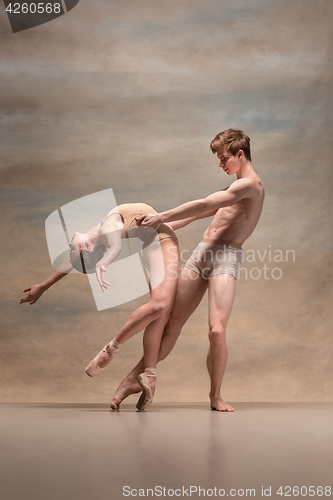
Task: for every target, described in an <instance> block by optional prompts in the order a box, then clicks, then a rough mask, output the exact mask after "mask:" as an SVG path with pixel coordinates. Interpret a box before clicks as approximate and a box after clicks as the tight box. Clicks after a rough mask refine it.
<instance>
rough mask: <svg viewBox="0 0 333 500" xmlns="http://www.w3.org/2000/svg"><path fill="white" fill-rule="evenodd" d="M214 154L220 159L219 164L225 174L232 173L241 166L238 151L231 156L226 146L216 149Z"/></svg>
mask: <svg viewBox="0 0 333 500" xmlns="http://www.w3.org/2000/svg"><path fill="white" fill-rule="evenodd" d="M216 155H217V157H218V159H219V160H220V164H219V166H220V167H221V168H223V170H224V171H225V173H226V174H228V175H234V174H236V173H237V172H238V170H239V169H240V166H241V163H240V156H239V153H237V154H236V155H235V156H233V155H232V154H231V153H230V151H228V149H227V148H222V149H219V150H217V151H216Z"/></svg>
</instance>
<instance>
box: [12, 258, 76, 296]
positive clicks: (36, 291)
mask: <svg viewBox="0 0 333 500" xmlns="http://www.w3.org/2000/svg"><path fill="white" fill-rule="evenodd" d="M58 269H59V271H54V272H53V273H52V274H51V275H50V276H49V277H48V278H47V279H46V280H45V281H43V283H38V284H37V285H32V286H29V287H28V288H25V289H24V290H22V291H23V292H24V293H26V292H29V293H28V295H27V296H26V297H25V298H24V299H21V300H20V304H23V302H29V303H30V305H32V304H35V303H36V302H37V300H38V299H39V298H40V297H41V296H42V295H43V293H44V292H45V291H46V290H48V289H49V288H50V287H51V286H52V285H54V284H55V283H57V282H58V281H59V280H61V279H62V278H64V277H65V276H67V274H68V273H70V272H71V271H72V270H73V266H72V264H71V263H70V260H69V258H68V259H67V260H66V261H65V262H64V263H63V264H61V266H59V267H58Z"/></svg>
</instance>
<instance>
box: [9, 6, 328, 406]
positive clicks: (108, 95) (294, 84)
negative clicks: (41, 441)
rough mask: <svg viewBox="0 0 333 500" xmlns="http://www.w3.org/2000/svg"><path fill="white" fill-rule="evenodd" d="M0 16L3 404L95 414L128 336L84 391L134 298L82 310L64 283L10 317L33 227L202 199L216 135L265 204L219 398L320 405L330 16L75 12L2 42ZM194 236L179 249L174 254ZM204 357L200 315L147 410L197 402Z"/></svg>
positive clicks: (282, 11) (76, 291)
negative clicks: (106, 199) (87, 200)
mask: <svg viewBox="0 0 333 500" xmlns="http://www.w3.org/2000/svg"><path fill="white" fill-rule="evenodd" d="M0 12H1V43H0V54H1V79H0V96H1V198H0V200H1V208H2V216H1V235H2V238H1V244H2V259H1V266H2V279H1V283H2V298H1V312H2V319H1V339H0V342H1V353H0V360H1V391H0V399H1V401H5V402H13V401H22V402H23V401H24V402H50V401H53V402H81V401H84V402H97V401H109V400H110V398H111V396H112V394H113V391H114V390H115V389H116V387H117V385H118V383H119V382H120V380H121V378H122V377H123V376H124V375H125V374H126V373H127V371H128V370H129V369H130V368H131V367H132V365H133V364H134V363H135V362H136V361H137V360H138V359H139V357H140V356H141V349H142V348H141V337H142V335H141V334H140V335H138V336H137V337H136V338H134V339H132V340H131V341H129V342H128V343H127V344H126V345H125V346H124V347H123V349H122V351H121V353H120V354H119V356H118V357H117V359H116V360H115V361H114V362H113V363H112V364H111V365H110V366H109V367H108V369H107V370H106V371H105V372H104V373H103V374H102V375H100V376H99V377H96V378H94V379H89V378H88V377H87V376H86V375H85V373H84V368H85V366H86V364H87V362H88V361H89V360H90V359H91V358H92V357H93V356H94V355H95V354H96V353H97V352H98V351H99V350H100V348H101V347H103V345H104V344H105V343H106V342H107V341H109V340H110V339H111V338H112V337H113V336H114V335H115V334H116V332H117V330H118V329H119V328H120V327H121V325H122V324H123V323H124V321H125V320H126V318H127V317H128V315H129V314H130V313H131V312H132V311H133V310H134V308H136V307H137V306H138V305H140V304H142V303H144V302H146V301H147V299H148V297H147V296H145V297H142V298H140V299H138V300H136V301H134V302H131V303H128V304H125V305H123V306H121V307H117V308H114V309H109V310H106V311H102V312H97V310H96V307H95V305H94V301H93V297H92V293H91V290H90V287H89V283H88V280H87V277H86V276H80V275H75V276H69V277H68V278H66V279H64V280H62V282H60V283H58V284H57V285H55V286H54V288H53V289H50V290H49V291H48V292H47V293H45V295H44V296H43V297H42V298H41V299H40V301H39V302H38V303H37V304H35V305H33V306H29V305H28V304H24V305H22V306H20V305H19V301H20V298H21V297H22V293H21V290H22V289H23V288H25V287H27V286H29V285H32V284H35V283H39V282H41V281H43V280H44V279H45V278H46V277H47V276H48V275H49V274H50V273H51V272H52V268H51V265H50V260H49V256H48V250H47V246H46V239H45V231H44V222H45V219H46V218H47V216H48V215H49V214H50V213H51V212H53V211H54V210H56V209H57V208H58V207H60V206H62V205H64V204H66V203H68V202H70V201H72V200H74V199H77V198H79V197H82V196H85V195H87V194H89V193H93V192H96V191H99V190H103V189H106V188H110V187H112V188H113V190H114V193H115V196H116V199H117V202H118V203H124V202H133V201H143V202H146V203H149V204H151V205H152V206H153V207H154V208H155V209H157V210H164V209H168V208H172V207H173V206H176V205H178V204H180V203H183V202H185V201H189V200H192V199H196V198H201V197H204V196H206V195H208V194H210V193H212V192H214V191H216V190H219V189H221V188H223V187H225V186H226V185H228V183H229V182H230V179H228V178H227V177H226V176H225V174H224V173H223V172H222V171H221V170H220V169H219V168H218V167H217V161H216V157H215V156H213V155H212V153H211V152H210V149H209V142H210V140H211V139H212V138H213V137H214V136H215V135H216V133H218V132H220V131H221V130H223V129H225V128H229V127H237V128H241V129H243V130H244V131H246V132H247V133H248V134H249V135H250V137H251V143H252V150H253V163H254V166H255V168H256V170H257V171H258V173H259V175H260V176H261V177H262V180H263V182H264V185H265V187H266V201H265V207H264V212H263V215H262V219H261V221H260V224H259V226H258V228H257V230H256V232H255V233H254V234H253V236H252V237H251V238H250V239H249V240H248V242H247V243H246V244H245V246H244V250H245V256H246V257H248V260H245V261H244V264H243V268H244V269H243V273H244V274H243V276H242V277H241V279H240V280H239V282H238V291H237V297H236V301H235V305H234V311H233V315H232V318H231V320H230V326H229V331H228V342H229V352H230V357H229V363H228V367H227V372H226V376H225V382H224V390H223V396H224V398H225V399H226V400H228V401H234V402H235V401H332V390H331V388H332V383H333V370H332V366H333V364H332V354H331V352H332V347H333V340H332V332H331V330H332V314H331V311H332V285H331V282H332V222H331V213H332V201H331V200H332V194H331V193H332V186H333V183H332V164H331V163H332V161H331V156H332V99H333V97H332V64H331V60H332V14H333V4H332V2H331V0H294V1H293V2H290V1H289V0H288V1H287V0H234V1H233V2H230V1H228V0H205V1H203V0H200V1H199V0H158V1H153V0H124V1H118V0H99V1H96V2H89V1H87V0H80V2H79V4H78V5H77V6H76V7H75V8H74V9H73V10H72V11H70V12H69V13H67V14H66V15H64V16H62V17H60V18H58V19H56V20H55V21H52V22H50V23H47V24H45V25H42V26H39V27H37V28H33V29H30V30H27V31H23V32H19V33H16V34H13V33H12V32H11V29H10V25H9V21H8V19H7V17H6V14H5V10H4V6H3V4H2V3H1V5H0ZM207 223H208V221H207V220H206V221H205V220H204V221H200V222H197V223H194V224H192V225H190V226H188V227H187V228H184V229H183V230H180V231H179V232H178V235H179V238H180V243H181V249H182V250H183V251H184V250H191V249H193V248H194V247H195V245H196V244H197V243H198V242H199V240H200V238H201V235H202V232H203V230H204V229H205V227H206V225H207ZM286 250H293V251H294V254H293V253H292V252H289V253H288V254H286V253H285V252H286ZM258 251H259V253H258ZM269 251H270V252H271V253H269ZM265 252H266V253H265ZM277 255H279V259H280V260H281V261H280V262H275V261H274V260H273V256H275V257H276V256H277ZM293 255H294V256H295V258H292V256H293ZM253 256H254V258H255V259H256V260H255V261H254V262H253ZM287 256H288V257H289V258H288V261H287ZM251 260H252V261H251ZM264 265H265V266H266V271H265V272H266V275H265V276H264V274H263V271H262V269H263V266H264ZM277 267H278V268H279V269H280V270H281V272H280V271H276V270H275V271H274V273H275V277H277V276H280V275H281V273H282V276H281V279H274V278H273V277H272V275H271V271H272V269H273V268H277ZM254 268H255V269H254ZM267 268H269V271H267ZM245 271H247V279H246V273H245ZM251 272H252V277H251V275H250V273H251ZM207 348H208V340H207V297H206V298H205V299H204V300H203V303H202V304H201V306H200V307H199V308H198V310H197V311H196V312H195V314H194V315H193V317H192V318H191V320H190V321H189V322H188V324H187V325H186V326H185V328H184V330H183V333H182V336H181V338H180V339H179V342H178V344H177V346H176V348H175V350H174V352H173V353H172V355H170V357H169V358H168V359H167V360H166V361H165V362H164V363H162V364H161V365H159V385H158V391H157V396H156V400H157V401H207V400H208V388H209V383H208V382H209V380H208V375H207V373H206V368H205V355H206V351H207Z"/></svg>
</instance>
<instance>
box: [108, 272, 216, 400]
mask: <svg viewBox="0 0 333 500" xmlns="http://www.w3.org/2000/svg"><path fill="white" fill-rule="evenodd" d="M207 286H208V281H207V280H206V279H203V278H202V277H201V276H199V275H198V274H196V273H195V272H194V271H192V270H191V269H189V268H187V267H184V268H183V270H182V272H181V274H180V276H179V278H178V285H177V291H176V298H175V302H174V305H173V308H172V311H171V314H170V317H169V320H168V322H167V324H166V326H165V328H164V332H163V337H162V341H161V346H160V351H159V355H158V361H162V360H163V359H165V358H166V357H167V356H168V354H169V353H170V352H171V351H172V349H173V347H174V345H175V343H176V341H177V339H178V337H179V334H180V332H181V330H182V327H183V326H184V324H185V323H186V321H187V320H188V318H189V317H190V316H191V315H192V313H193V312H194V311H195V309H196V308H197V307H198V305H199V304H200V302H201V300H202V297H203V296H204V294H205V291H206V290H207ZM144 364H145V363H144V359H143V358H142V359H141V360H140V361H139V363H138V364H137V365H136V366H135V367H134V368H133V370H132V371H131V372H130V373H129V374H128V375H127V376H126V377H125V378H124V380H123V381H122V382H121V384H120V386H119V387H118V389H117V391H116V393H115V395H114V398H113V401H112V403H111V408H114V409H116V408H119V405H120V403H121V402H122V401H123V400H124V399H125V398H127V397H128V396H129V395H130V394H135V393H137V392H140V390H141V389H140V386H139V384H137V383H136V379H137V376H138V375H139V374H140V373H142V371H143V369H144Z"/></svg>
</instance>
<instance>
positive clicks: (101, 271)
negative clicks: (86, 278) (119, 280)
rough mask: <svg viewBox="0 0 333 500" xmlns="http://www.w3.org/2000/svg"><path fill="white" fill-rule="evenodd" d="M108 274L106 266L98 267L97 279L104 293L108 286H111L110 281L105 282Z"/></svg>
mask: <svg viewBox="0 0 333 500" xmlns="http://www.w3.org/2000/svg"><path fill="white" fill-rule="evenodd" d="M105 273H106V267H105V266H99V265H97V266H96V277H97V281H98V283H99V284H100V285H101V289H102V292H104V291H105V290H107V289H108V286H110V283H109V282H108V281H104V274H105Z"/></svg>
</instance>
